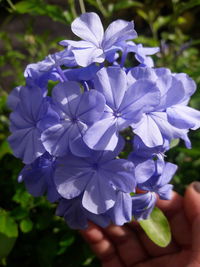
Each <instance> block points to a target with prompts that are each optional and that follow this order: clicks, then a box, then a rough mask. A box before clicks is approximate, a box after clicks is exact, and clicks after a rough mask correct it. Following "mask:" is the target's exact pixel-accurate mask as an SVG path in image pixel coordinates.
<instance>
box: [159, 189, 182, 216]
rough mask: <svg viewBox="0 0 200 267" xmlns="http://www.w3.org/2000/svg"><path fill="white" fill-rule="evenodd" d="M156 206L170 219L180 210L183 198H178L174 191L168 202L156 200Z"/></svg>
mask: <svg viewBox="0 0 200 267" xmlns="http://www.w3.org/2000/svg"><path fill="white" fill-rule="evenodd" d="M156 206H157V207H158V208H160V209H161V210H162V211H163V212H164V213H165V215H166V216H167V217H168V218H169V219H170V218H171V217H173V216H174V215H175V214H177V212H179V211H180V210H181V209H182V207H183V197H182V196H180V195H179V194H178V193H176V192H175V191H173V192H172V197H171V199H170V200H161V199H158V200H157V203H156Z"/></svg>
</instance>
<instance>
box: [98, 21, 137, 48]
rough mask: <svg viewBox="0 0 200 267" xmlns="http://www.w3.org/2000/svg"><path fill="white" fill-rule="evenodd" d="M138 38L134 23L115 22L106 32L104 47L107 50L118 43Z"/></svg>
mask: <svg viewBox="0 0 200 267" xmlns="http://www.w3.org/2000/svg"><path fill="white" fill-rule="evenodd" d="M136 37H137V33H136V31H135V30H134V23H133V21H131V22H129V21H125V20H120V19H118V20H115V21H113V22H112V23H111V24H110V25H109V26H108V28H107V29H106V31H105V34H104V40H103V43H102V46H103V48H104V49H105V50H107V49H109V48H111V47H112V46H113V45H117V44H118V43H120V42H122V41H125V40H130V39H134V38H136Z"/></svg>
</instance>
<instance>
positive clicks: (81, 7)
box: [79, 0, 86, 14]
mask: <svg viewBox="0 0 200 267" xmlns="http://www.w3.org/2000/svg"><path fill="white" fill-rule="evenodd" d="M79 5H80V9H81V13H82V14H83V13H85V12H86V11H85V4H84V0H79Z"/></svg>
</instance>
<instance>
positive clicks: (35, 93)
mask: <svg viewBox="0 0 200 267" xmlns="http://www.w3.org/2000/svg"><path fill="white" fill-rule="evenodd" d="M58 119H59V117H58V115H57V113H56V112H55V111H54V110H52V108H51V105H50V101H49V99H48V98H44V97H43V93H42V90H41V89H40V88H39V87H37V86H35V87H34V88H29V87H22V88H21V90H20V92H19V98H18V103H17V107H16V108H15V110H14V112H12V113H11V115H10V122H11V123H10V130H11V132H12V135H11V136H9V138H8V141H9V144H10V146H11V148H12V149H13V152H14V155H15V156H16V157H19V158H21V159H22V160H23V162H24V163H26V164H30V163H32V162H33V161H34V160H35V159H36V158H38V157H40V156H41V155H42V154H43V153H44V152H45V148H44V146H43V144H42V142H41V133H42V130H44V129H45V128H48V127H49V126H51V125H53V124H55V123H57V121H58Z"/></svg>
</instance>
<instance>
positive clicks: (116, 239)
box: [81, 182, 200, 267]
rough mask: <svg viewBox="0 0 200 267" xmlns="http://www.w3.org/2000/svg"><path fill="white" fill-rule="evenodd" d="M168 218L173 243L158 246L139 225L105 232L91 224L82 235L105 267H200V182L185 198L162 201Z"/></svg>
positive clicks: (115, 228)
mask: <svg viewBox="0 0 200 267" xmlns="http://www.w3.org/2000/svg"><path fill="white" fill-rule="evenodd" d="M157 206H158V207H159V208H160V209H162V210H163V212H164V213H165V215H166V216H167V217H168V220H169V223H170V225H171V231H172V241H171V243H170V244H169V245H168V246H167V247H166V248H161V247H158V246H156V245H155V244H154V243H153V242H152V241H151V240H150V239H149V238H148V237H147V236H146V234H145V233H144V231H143V230H142V229H141V228H140V226H139V224H138V223H136V222H133V223H130V224H126V225H124V226H115V225H111V226H109V227H107V228H105V229H102V228H100V227H98V226H97V225H95V224H93V223H90V226H89V228H88V229H86V230H84V231H81V234H82V236H83V237H84V239H85V240H86V241H87V242H88V243H89V244H90V246H91V248H92V250H93V251H94V253H95V254H96V255H97V256H98V257H99V259H100V260H101V262H102V267H165V266H170V267H199V266H200V182H194V183H192V184H191V185H189V186H188V188H187V190H186V192H185V195H184V197H181V196H180V195H178V194H177V193H175V192H173V196H172V199H171V200H158V202H157Z"/></svg>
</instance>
